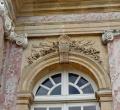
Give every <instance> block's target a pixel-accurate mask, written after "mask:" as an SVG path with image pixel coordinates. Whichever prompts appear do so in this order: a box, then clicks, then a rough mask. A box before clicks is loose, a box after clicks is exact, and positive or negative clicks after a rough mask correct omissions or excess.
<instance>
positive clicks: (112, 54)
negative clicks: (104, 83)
mask: <svg viewBox="0 0 120 110" xmlns="http://www.w3.org/2000/svg"><path fill="white" fill-rule="evenodd" d="M107 46H108V53H109V67H110V77H111V83H112V95H113V110H120V35H119V36H116V37H114V38H113V40H112V41H111V42H108V44H107Z"/></svg>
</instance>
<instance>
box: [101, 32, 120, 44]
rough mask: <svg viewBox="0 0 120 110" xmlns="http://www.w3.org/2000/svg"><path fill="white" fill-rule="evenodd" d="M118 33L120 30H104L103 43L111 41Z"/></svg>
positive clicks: (119, 33)
mask: <svg viewBox="0 0 120 110" xmlns="http://www.w3.org/2000/svg"><path fill="white" fill-rule="evenodd" d="M118 35H120V30H108V31H104V33H103V34H102V41H103V44H107V43H108V42H111V41H113V40H114V37H117V36H118Z"/></svg>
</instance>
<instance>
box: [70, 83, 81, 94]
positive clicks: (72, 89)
mask: <svg viewBox="0 0 120 110" xmlns="http://www.w3.org/2000/svg"><path fill="white" fill-rule="evenodd" d="M69 94H80V92H79V91H78V90H77V89H76V88H75V87H73V86H71V85H69Z"/></svg>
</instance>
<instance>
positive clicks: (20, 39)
mask: <svg viewBox="0 0 120 110" xmlns="http://www.w3.org/2000/svg"><path fill="white" fill-rule="evenodd" d="M0 15H1V16H2V18H3V22H4V31H5V36H6V38H7V39H9V40H10V41H15V42H16V44H17V45H19V46H22V47H23V48H26V47H27V44H28V41H27V34H20V35H17V34H16V33H15V31H14V27H13V24H14V23H13V21H12V20H11V18H10V17H9V14H8V11H7V8H6V6H5V2H4V0H0Z"/></svg>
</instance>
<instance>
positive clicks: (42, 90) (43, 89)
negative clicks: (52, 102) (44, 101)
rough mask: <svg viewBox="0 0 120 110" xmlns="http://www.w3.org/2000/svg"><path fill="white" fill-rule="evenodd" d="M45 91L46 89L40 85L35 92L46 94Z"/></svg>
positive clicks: (46, 91)
mask: <svg viewBox="0 0 120 110" xmlns="http://www.w3.org/2000/svg"><path fill="white" fill-rule="evenodd" d="M47 93H48V90H47V89H45V88H43V87H41V86H40V87H39V88H38V90H37V92H36V95H47Z"/></svg>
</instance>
